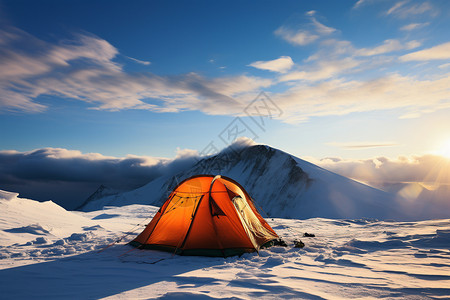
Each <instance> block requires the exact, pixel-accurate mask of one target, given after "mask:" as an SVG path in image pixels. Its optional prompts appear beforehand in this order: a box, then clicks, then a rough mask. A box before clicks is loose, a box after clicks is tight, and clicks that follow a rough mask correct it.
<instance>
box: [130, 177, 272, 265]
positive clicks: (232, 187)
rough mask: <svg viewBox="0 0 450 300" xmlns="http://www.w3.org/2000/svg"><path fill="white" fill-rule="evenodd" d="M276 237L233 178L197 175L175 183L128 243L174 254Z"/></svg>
mask: <svg viewBox="0 0 450 300" xmlns="http://www.w3.org/2000/svg"><path fill="white" fill-rule="evenodd" d="M277 238H278V236H277V234H276V233H275V232H274V230H273V229H272V228H271V227H270V226H269V224H267V222H266V221H265V220H264V219H263V217H261V215H260V214H259V213H258V211H257V209H256V207H255V205H254V203H253V200H252V199H251V198H250V196H249V195H248V193H247V192H246V191H245V190H244V188H243V187H242V186H240V185H239V184H238V183H237V182H236V181H234V180H232V179H231V178H227V177H224V176H220V175H217V176H215V177H214V176H212V175H198V176H193V177H191V178H188V179H186V180H184V181H183V182H181V183H180V184H179V185H178V186H177V187H176V188H175V189H174V191H173V192H172V193H171V194H170V196H169V197H168V198H167V200H166V202H165V203H164V204H163V205H162V206H161V208H160V209H159V211H158V212H157V213H156V215H155V216H154V217H153V219H152V221H151V222H150V223H149V224H148V225H147V227H146V228H145V229H144V231H143V232H142V233H141V234H139V235H138V236H137V237H136V238H135V239H134V240H133V241H132V242H130V244H131V245H133V246H135V247H138V248H141V249H157V250H165V251H170V252H173V253H176V254H180V255H205V256H224V257H227V256H232V255H240V254H242V253H245V252H254V251H258V250H259V249H260V247H261V246H262V245H264V244H266V243H268V242H270V241H272V240H275V239H277Z"/></svg>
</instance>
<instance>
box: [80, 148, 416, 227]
mask: <svg viewBox="0 0 450 300" xmlns="http://www.w3.org/2000/svg"><path fill="white" fill-rule="evenodd" d="M196 174H214V175H217V174H220V175H224V176H228V177H231V178H233V179H235V180H236V181H237V182H239V183H240V184H241V185H242V186H243V187H244V188H245V189H246V190H247V191H248V192H249V194H250V195H251V196H252V198H253V199H254V200H255V201H256V203H257V204H258V205H259V206H260V208H261V209H262V210H263V212H265V214H267V216H270V217H282V218H301V219H305V218H311V217H324V218H377V219H389V218H392V219H408V218H410V217H412V218H414V216H406V215H404V214H403V213H402V211H403V210H402V209H401V203H399V199H398V198H396V197H394V196H393V195H391V194H389V193H387V192H384V191H381V190H377V189H375V188H372V187H369V186H367V185H364V184H361V183H358V182H356V181H353V180H351V179H348V178H346V177H343V176H340V175H337V174H335V173H332V172H330V171H327V170H325V169H322V168H320V167H318V166H316V165H313V164H311V163H308V162H306V161H304V160H301V159H299V158H297V157H295V156H292V155H290V154H288V153H285V152H283V151H280V150H277V149H274V148H271V147H269V146H265V145H255V146H249V147H243V148H233V147H229V148H226V149H225V150H223V151H222V152H221V153H219V154H217V155H215V156H212V157H207V158H204V159H201V160H199V161H198V163H197V164H195V165H194V166H193V167H191V168H189V169H187V170H184V171H182V172H179V173H176V174H166V175H164V176H161V177H158V178H156V179H155V180H153V181H151V182H150V183H148V184H147V185H145V186H143V187H141V188H138V189H136V190H133V191H129V192H125V193H117V194H114V195H109V196H105V197H100V198H98V197H96V198H93V199H92V200H91V201H87V203H86V204H85V205H83V206H82V207H81V210H83V211H92V210H98V209H101V208H102V207H104V206H110V205H113V206H123V205H129V204H150V205H155V206H160V205H161V204H162V203H163V202H164V200H165V199H166V197H167V196H168V195H169V193H170V191H172V190H173V189H174V188H175V186H176V185H177V184H178V183H179V182H181V181H182V180H184V179H186V178H188V177H190V176H192V175H196ZM263 215H264V213H263Z"/></svg>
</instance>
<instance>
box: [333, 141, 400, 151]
mask: <svg viewBox="0 0 450 300" xmlns="http://www.w3.org/2000/svg"><path fill="white" fill-rule="evenodd" d="M327 145H330V146H333V147H338V148H343V149H348V150H364V149H371V148H384V147H395V146H399V144H397V143H393V142H358V143H338V142H330V143H327Z"/></svg>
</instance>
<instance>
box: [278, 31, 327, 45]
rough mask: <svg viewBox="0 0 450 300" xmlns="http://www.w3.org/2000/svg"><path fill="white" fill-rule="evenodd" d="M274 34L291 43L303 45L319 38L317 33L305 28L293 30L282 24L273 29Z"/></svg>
mask: <svg viewBox="0 0 450 300" xmlns="http://www.w3.org/2000/svg"><path fill="white" fill-rule="evenodd" d="M275 34H276V35H278V36H280V37H281V38H283V39H284V40H286V41H288V42H289V43H291V44H294V45H299V46H305V45H308V44H311V43H312V42H314V41H316V40H317V39H318V38H319V35H318V34H315V33H313V32H310V31H307V30H301V29H300V30H293V29H290V28H287V27H284V26H281V27H280V28H278V29H277V30H275Z"/></svg>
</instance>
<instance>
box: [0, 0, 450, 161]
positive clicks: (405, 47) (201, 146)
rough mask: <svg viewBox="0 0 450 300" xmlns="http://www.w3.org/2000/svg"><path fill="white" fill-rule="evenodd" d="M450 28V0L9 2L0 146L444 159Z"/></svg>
mask: <svg viewBox="0 0 450 300" xmlns="http://www.w3.org/2000/svg"><path fill="white" fill-rule="evenodd" d="M448 28H450V2H448V1H446V0H442V1H439V0H435V1H413V0H405V1H387V0H359V1H283V2H279V1H239V2H238V1H160V2H155V1H82V0H79V1H46V0H44V1H24V0H15V1H4V0H3V1H0V45H1V47H0V128H1V131H0V151H1V154H2V155H3V156H8V155H19V156H23V157H27V156H29V155H30V154H32V153H39V154H42V153H46V154H47V156H45V157H47V158H48V157H58V158H61V157H62V158H64V157H65V158H67V155H69V154H70V153H71V154H73V155H74V156H73V157H72V156H71V158H74V157H75V158H76V157H80V156H82V157H84V158H85V159H87V160H96V159H100V158H101V159H102V160H104V161H111V160H112V161H114V159H116V160H124V161H127V159H129V158H136V157H140V158H139V159H141V160H140V161H142V162H144V163H141V164H147V165H148V164H151V162H152V161H153V162H154V161H160V160H161V159H163V158H171V159H173V158H175V157H179V156H180V155H181V156H182V157H184V155H185V154H186V153H188V152H189V151H194V152H196V153H197V154H200V155H204V154H211V153H213V152H215V151H218V150H219V149H222V148H224V147H226V146H228V145H230V144H231V143H232V142H233V140H234V138H236V137H239V136H246V137H248V138H251V139H253V140H254V141H255V142H257V143H262V144H268V145H271V146H273V147H275V148H278V149H282V150H284V151H286V152H289V153H291V154H293V155H296V156H299V157H303V158H306V159H308V160H310V161H315V162H318V163H320V161H322V160H324V159H325V160H326V159H328V160H327V164H329V163H330V162H337V161H338V160H339V161H343V160H345V161H353V160H358V161H367V160H370V161H372V159H373V158H376V157H383V158H386V159H389V160H396V161H398V160H399V158H402V157H403V158H404V157H406V158H407V160H409V161H412V162H416V163H417V161H418V160H419V159H418V158H421V157H425V156H427V155H444V156H447V157H450V122H449V121H448V119H449V116H450V96H449V95H450V76H449V73H450V36H449V34H448ZM33 151H35V152H33ZM36 151H37V152H36ZM55 153H58V155H61V156H55V155H56V154H55ZM68 153H69V154H68ZM92 153H95V154H92ZM52 155H53V156H52ZM83 155H84V156H83ZM177 155H178V156H177ZM69 156H70V155H69ZM93 157H95V158H93ZM329 158H333V159H331V160H330V159H329ZM400 160H401V159H400ZM379 161H382V160H379ZM372 165H373V164H372ZM375 165H376V163H375ZM330 168H332V167H331V166H330Z"/></svg>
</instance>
